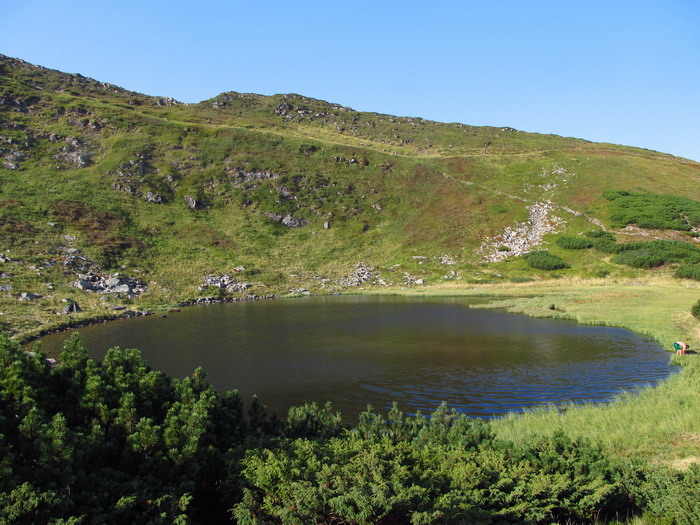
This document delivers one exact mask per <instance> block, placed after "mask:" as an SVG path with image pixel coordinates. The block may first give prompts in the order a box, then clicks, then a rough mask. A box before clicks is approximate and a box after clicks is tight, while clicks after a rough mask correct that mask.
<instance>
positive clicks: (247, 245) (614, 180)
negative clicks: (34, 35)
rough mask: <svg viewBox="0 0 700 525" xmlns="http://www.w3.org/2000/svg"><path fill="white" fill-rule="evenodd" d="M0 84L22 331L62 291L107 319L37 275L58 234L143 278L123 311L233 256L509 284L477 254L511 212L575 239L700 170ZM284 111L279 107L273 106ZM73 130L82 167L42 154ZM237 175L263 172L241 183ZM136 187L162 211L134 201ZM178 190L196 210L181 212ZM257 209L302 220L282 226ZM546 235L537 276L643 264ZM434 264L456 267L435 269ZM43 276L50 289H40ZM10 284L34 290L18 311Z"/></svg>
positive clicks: (0, 236) (422, 124) (327, 272)
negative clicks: (622, 205)
mask: <svg viewBox="0 0 700 525" xmlns="http://www.w3.org/2000/svg"><path fill="white" fill-rule="evenodd" d="M0 95H2V96H3V97H4V96H7V97H9V98H10V99H12V100H20V101H24V102H26V103H27V104H28V105H27V108H26V111H25V110H23V111H17V110H16V109H14V108H12V107H5V106H3V108H2V109H0V117H1V118H2V120H3V121H4V122H7V123H8V125H7V126H5V127H4V128H3V130H2V135H3V136H4V137H7V138H11V139H12V146H11V147H8V146H7V145H6V144H3V145H0V147H1V148H4V149H7V150H8V151H9V150H10V149H12V148H15V147H17V148H19V149H20V150H21V152H22V153H23V154H24V155H25V156H26V158H25V160H23V161H22V162H21V163H20V167H19V169H18V170H9V169H4V168H0V253H5V252H7V253H8V254H10V255H11V257H12V258H13V260H15V261H19V262H16V263H12V264H10V266H7V265H5V266H7V267H6V268H5V267H3V268H2V271H3V272H6V273H9V274H11V276H10V277H7V278H4V279H3V280H2V284H10V285H12V286H13V291H12V292H11V293H4V294H2V295H0V311H1V312H2V313H3V320H4V324H5V326H7V327H8V328H9V329H10V330H12V331H13V333H15V334H23V335H24V336H26V335H27V334H32V333H38V332H41V331H45V330H49V329H54V328H56V327H58V326H61V325H63V324H65V320H64V319H62V318H61V317H60V316H47V315H46V313H47V312H46V310H51V309H54V308H55V303H57V302H60V301H61V299H62V298H63V296H68V295H70V296H71V297H73V298H75V299H76V300H78V302H79V303H81V306H82V304H85V309H84V310H85V312H84V313H83V314H82V315H83V316H85V317H86V318H87V317H90V316H94V317H102V316H104V315H108V314H109V312H107V311H105V310H104V308H102V307H100V303H99V302H97V301H96V300H95V298H94V297H91V296H90V294H86V293H80V292H77V291H76V290H74V289H72V288H69V287H68V284H69V283H70V282H71V281H72V280H74V279H75V275H73V274H64V273H63V272H62V271H61V269H60V268H58V267H53V268H51V267H47V266H45V263H46V261H47V259H48V258H49V256H50V255H51V252H52V251H54V252H55V251H56V250H60V249H63V248H65V247H66V241H65V238H64V236H65V235H71V236H74V237H76V240H75V243H74V246H75V247H76V248H79V249H80V250H81V252H82V253H83V254H84V255H86V256H87V257H89V258H90V259H91V260H93V261H95V262H97V263H99V264H100V265H101V266H102V268H103V270H104V271H105V272H117V271H119V272H122V273H126V274H129V275H134V276H139V277H141V278H143V279H144V280H146V281H149V282H154V283H156V284H153V285H152V286H151V291H150V292H149V293H148V294H145V295H144V296H142V297H139V298H134V299H133V300H132V302H131V304H130V305H129V306H130V307H133V308H137V309H148V308H157V307H163V306H164V305H168V304H177V303H178V302H180V301H183V300H187V299H190V298H192V297H193V296H197V295H198V294H199V292H198V290H197V286H198V285H199V284H200V283H201V280H202V278H203V276H204V275H205V274H208V273H224V272H227V271H230V270H231V269H232V268H235V267H237V266H241V265H243V266H246V268H249V269H250V270H251V271H252V270H255V272H256V273H255V275H253V276H250V278H249V280H250V281H252V282H254V284H255V286H256V287H255V288H254V291H255V292H256V293H265V294H267V293H280V294H285V293H288V291H289V289H290V288H292V287H305V288H308V289H310V290H311V291H312V292H314V293H323V292H327V291H329V290H330V289H335V287H336V286H335V285H333V284H327V283H328V280H330V281H332V282H337V281H339V280H341V279H342V278H343V277H345V276H347V275H348V274H349V273H350V272H351V271H352V270H353V268H354V266H355V265H356V264H357V263H359V262H361V261H365V262H367V263H369V264H370V265H371V266H373V267H375V268H376V271H377V272H378V273H379V275H380V276H381V277H382V278H384V279H385V280H387V281H388V282H393V283H397V284H398V283H401V282H402V281H403V279H404V274H409V275H410V276H412V278H416V279H417V278H422V279H424V281H425V282H428V283H431V284H432V283H441V282H461V283H462V284H466V283H469V282H507V281H509V280H516V281H517V280H527V279H542V278H547V276H548V274H547V270H542V271H540V270H537V269H532V268H530V267H528V266H527V264H526V263H525V261H523V260H522V259H520V258H509V259H506V261H504V262H502V263H498V264H493V265H486V264H484V263H483V261H482V259H481V256H480V255H479V254H478V249H479V247H480V246H481V244H482V242H484V240H485V239H488V238H492V237H494V236H496V235H498V234H499V233H501V232H502V231H503V229H504V228H506V227H508V226H512V225H513V224H515V223H516V222H522V221H525V220H527V217H528V212H527V206H529V205H531V204H534V203H535V202H538V201H541V200H542V199H549V200H551V201H552V203H553V206H554V214H556V215H557V216H559V217H563V218H564V219H565V220H566V221H567V222H566V224H565V225H563V226H562V228H563V229H562V231H561V236H562V238H564V237H567V238H579V237H581V236H580V235H579V234H580V233H581V232H585V231H589V230H590V229H591V228H592V227H593V226H592V221H593V220H596V221H602V222H603V223H606V224H609V223H610V215H611V211H610V209H609V206H610V205H611V204H614V202H616V201H612V202H609V201H608V200H606V199H605V198H604V197H603V192H604V191H606V190H614V189H616V188H621V187H622V188H629V189H630V190H634V191H635V192H639V193H640V194H641V193H645V194H648V193H651V192H653V191H655V190H656V188H658V187H659V173H664V174H665V175H664V180H663V184H664V188H665V190H664V191H666V192H667V193H668V194H669V195H677V196H682V195H689V194H692V191H693V189H694V188H695V187H696V186H697V164H695V163H692V162H688V161H682V160H680V159H676V158H674V157H672V156H669V155H663V154H659V153H656V152H650V151H647V150H640V149H635V148H629V147H623V146H615V145H611V144H596V143H592V142H587V141H585V140H581V139H573V138H565V137H558V136H554V135H541V134H534V133H526V132H521V131H516V130H512V129H509V128H495V127H475V126H468V125H462V124H455V123H440V122H431V121H426V120H422V119H414V118H406V117H393V116H390V115H381V114H374V113H362V112H357V111H354V110H351V109H349V108H343V107H341V106H339V105H337V104H332V103H328V102H324V101H319V100H314V99H310V98H307V97H303V96H299V95H289V96H287V95H278V96H274V97H265V96H259V95H241V94H236V93H227V94H222V95H221V96H217V97H214V98H213V99H210V100H208V101H204V102H202V103H200V104H179V105H174V106H170V105H159V103H160V102H159V99H158V98H156V97H148V96H145V95H140V94H138V93H133V92H129V91H126V90H123V89H119V88H116V87H114V86H106V85H103V84H101V83H99V82H96V81H91V80H89V79H80V78H77V77H75V76H73V75H67V74H64V73H60V72H56V71H51V70H46V69H38V68H34V67H32V66H30V65H27V64H17V63H15V62H13V61H12V60H10V59H7V58H3V57H0ZM214 103H216V105H217V106H218V107H213V104H214ZM283 103H284V104H289V105H291V106H293V109H290V110H289V111H288V112H287V113H286V114H279V112H277V113H276V110H277V109H278V108H279V107H280V104H283ZM300 111H301V113H300ZM52 137H53V138H52ZM73 138H75V139H77V140H78V141H79V144H80V145H81V146H80V147H81V148H84V149H86V150H87V151H89V153H90V159H91V164H90V165H89V166H88V167H84V168H78V167H77V166H76V165H74V164H72V163H71V162H70V161H68V160H65V159H64V160H60V158H59V159H57V158H56V157H57V156H59V157H60V156H61V154H62V151H63V149H64V148H66V147H69V149H70V147H71V146H69V142H70V141H72V140H73ZM67 139H68V141H69V142H67V141H66V140H67ZM6 154H7V152H5V153H3V154H2V155H0V157H2V156H3V155H6ZM239 172H244V173H248V174H250V173H254V172H258V173H262V172H265V173H272V174H274V177H270V178H266V179H260V180H249V181H243V182H242V181H241V180H240V178H239V177H238V176H237V173H239ZM612 174H614V177H613V176H612ZM115 184H120V185H121V186H122V187H124V186H129V187H130V188H131V193H127V192H125V191H116V190H115V189H113V185H115ZM149 191H151V192H155V193H157V194H159V195H160V196H161V197H162V198H163V201H164V203H163V204H149V203H147V202H146V201H145V200H144V199H143V195H144V194H145V193H147V192H149ZM185 196H190V197H195V198H196V199H198V200H199V201H204V202H206V203H207V207H206V208H205V209H201V210H198V211H193V210H190V209H189V208H188V207H187V205H186V204H185V200H184V197H185ZM70 203H78V204H72V205H71V204H70ZM569 210H570V211H569ZM263 212H274V213H278V214H280V215H285V214H291V215H293V216H294V217H299V218H304V219H306V220H308V222H309V226H307V227H306V228H303V229H299V230H294V229H288V228H286V227H284V226H281V225H280V224H279V223H275V222H272V221H270V220H269V219H267V218H265V217H264V216H263V215H262V213H263ZM576 214H578V215H576ZM48 222H52V223H54V225H53V226H48V225H47V223H48ZM325 223H328V225H329V226H330V229H326V228H325V227H324V224H325ZM581 238H582V237H581ZM602 240H604V239H602ZM598 241H601V239H598ZM561 242H564V241H557V240H556V235H554V236H549V237H548V238H547V239H546V243H545V246H543V247H542V249H545V250H548V251H550V252H551V253H552V254H553V255H554V256H558V257H562V258H564V259H565V260H566V262H567V263H568V264H569V265H570V266H571V268H568V269H562V270H560V271H557V272H552V273H553V275H556V276H558V277H561V276H562V275H563V276H567V277H568V276H572V275H580V276H585V277H593V276H600V275H610V276H619V277H635V276H638V275H643V273H640V272H643V271H642V270H638V269H634V268H631V267H628V266H626V265H620V264H617V263H616V262H615V261H614V260H611V259H610V257H608V255H607V253H603V252H600V250H598V251H596V250H577V251H574V250H568V249H565V248H562V247H561V245H560V243H561ZM608 244H610V243H608ZM618 244H622V243H618ZM62 246H63V248H61V247H62ZM444 255H448V256H450V257H451V258H452V259H454V261H455V264H454V265H450V266H445V265H441V264H440V263H439V262H438V258H439V257H441V256H444ZM417 256H420V257H426V259H424V260H423V259H414V257H417ZM419 262H420V264H419ZM686 262H687V261H686ZM674 264H675V263H674ZM397 265H398V266H397ZM30 266H34V267H35V268H38V269H39V273H37V272H36V270H32V269H30ZM673 270H675V268H670V269H666V268H663V269H662V270H660V271H661V272H663V273H669V272H671V271H673ZM683 271H684V272H685V274H686V275H690V274H689V273H688V271H687V270H683ZM549 277H551V274H550V275H549ZM47 282H53V283H54V284H55V285H56V287H57V290H56V292H55V293H53V294H47V293H46V283H47ZM21 292H34V293H44V295H45V298H44V299H42V300H40V301H36V302H34V303H29V304H21V305H20V304H18V302H17V301H16V298H17V296H18V295H19V293H21ZM49 295H51V297H49Z"/></svg>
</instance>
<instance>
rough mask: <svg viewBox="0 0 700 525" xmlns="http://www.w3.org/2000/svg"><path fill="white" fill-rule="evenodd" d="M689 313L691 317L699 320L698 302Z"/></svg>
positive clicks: (699, 307) (699, 304) (699, 309)
mask: <svg viewBox="0 0 700 525" xmlns="http://www.w3.org/2000/svg"><path fill="white" fill-rule="evenodd" d="M690 313H691V314H693V317H695V318H696V319H698V320H700V301H698V302H697V303H695V304H694V305H693V306H692V307H691V308H690Z"/></svg>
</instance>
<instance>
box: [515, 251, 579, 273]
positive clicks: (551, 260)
mask: <svg viewBox="0 0 700 525" xmlns="http://www.w3.org/2000/svg"><path fill="white" fill-rule="evenodd" d="M523 257H524V258H525V261H527V264H528V266H529V267H530V268H535V269H537V270H559V269H562V268H569V265H568V264H567V263H566V261H564V259H562V258H561V257H559V256H557V255H554V254H553V253H549V252H548V251H547V250H540V251H536V252H530V253H526V254H525V255H524V256H523Z"/></svg>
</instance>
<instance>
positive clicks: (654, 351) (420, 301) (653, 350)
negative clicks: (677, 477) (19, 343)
mask: <svg viewBox="0 0 700 525" xmlns="http://www.w3.org/2000/svg"><path fill="white" fill-rule="evenodd" d="M486 301H487V300H486V299H473V298H404V297H396V296H326V297H308V298H302V299H279V300H267V301H248V302H236V303H221V304H213V305H206V306H198V307H192V308H183V309H182V310H181V311H180V312H171V313H168V314H167V316H166V317H161V316H160V315H153V316H149V317H140V318H133V319H126V320H119V321H112V322H109V323H105V324H98V325H93V326H87V327H81V328H79V329H77V331H78V332H79V333H80V336H81V339H82V340H83V342H84V343H85V345H86V346H87V348H88V351H89V353H90V355H91V356H92V357H94V358H96V359H101V358H103V357H104V355H105V353H106V351H107V349H109V348H111V347H114V346H120V347H121V348H138V349H140V350H141V353H142V355H143V357H144V358H145V360H146V361H147V363H148V364H149V365H150V366H151V367H152V368H155V369H158V370H162V371H164V372H166V373H168V374H170V375H171V376H174V377H185V376H188V375H191V374H192V372H193V371H194V370H195V369H196V368H197V367H202V368H203V369H204V371H205V372H206V377H207V380H208V381H209V382H210V383H211V384H212V385H213V386H214V387H215V388H216V389H217V390H218V391H220V392H222V393H223V392H225V391H226V390H231V389H238V390H239V391H240V393H241V396H242V398H243V400H244V401H245V402H246V403H248V402H249V401H250V399H251V398H252V396H253V395H257V396H258V398H259V400H260V401H261V402H262V403H263V404H265V405H266V406H267V407H268V408H270V409H271V410H273V411H275V412H277V414H278V415H280V416H285V415H286V412H287V410H288V409H289V407H290V406H293V405H299V404H303V403H304V402H309V401H316V402H317V403H320V404H323V403H325V402H326V401H331V402H332V404H333V407H334V408H335V409H338V410H340V411H341V412H342V414H343V418H344V420H346V421H347V422H348V423H354V422H356V421H357V415H358V414H359V413H360V412H362V411H363V410H365V409H366V407H367V405H368V404H371V405H372V406H373V407H374V408H375V409H377V410H380V411H384V410H388V409H389V408H390V407H391V405H392V403H393V402H397V403H398V405H399V408H400V409H401V410H402V411H404V412H407V413H415V412H416V411H418V410H420V411H422V412H423V413H426V412H430V411H433V410H434V409H435V408H437V407H438V406H439V405H440V403H441V402H443V401H444V402H446V403H447V404H448V406H449V407H450V408H455V409H457V410H458V411H460V412H464V413H466V414H469V415H471V416H476V417H483V418H491V417H495V416H501V415H504V414H506V413H507V412H509V411H521V410H523V409H525V408H529V407H533V406H537V405H543V404H555V405H560V404H566V403H584V402H586V403H589V402H594V403H595V402H605V401H610V400H611V399H612V398H614V396H615V395H616V394H618V393H620V392H622V391H630V390H634V389H636V388H639V387H641V386H646V385H653V384H656V383H658V382H659V381H661V380H664V379H666V378H667V377H669V375H670V374H672V373H674V371H675V367H673V366H671V365H670V364H669V353H668V352H665V351H664V350H663V349H662V348H661V347H660V346H659V344H658V343H657V342H655V341H653V340H651V339H649V338H646V337H644V336H640V335H638V334H635V333H632V332H630V331H628V330H624V329H620V328H611V327H604V326H582V325H578V324H576V323H575V322H573V321H563V320H554V319H534V318H530V317H526V316H523V315H516V314H511V313H507V312H504V311H501V310H486V309H474V308H469V306H470V305H473V304H477V303H480V302H481V303H483V302H486ZM70 333H71V332H59V333H55V334H50V335H47V336H45V337H43V338H41V340H40V341H41V344H42V350H43V351H44V352H45V353H46V354H48V355H49V356H52V357H57V356H58V354H59V353H60V349H61V345H62V343H63V341H64V340H65V339H66V338H67V337H68V336H69V335H70Z"/></svg>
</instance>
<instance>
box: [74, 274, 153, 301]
mask: <svg viewBox="0 0 700 525" xmlns="http://www.w3.org/2000/svg"><path fill="white" fill-rule="evenodd" d="M71 286H73V287H74V288H77V289H78V290H84V291H90V292H96V293H103V294H125V295H140V294H142V293H144V292H146V291H147V290H148V287H147V286H146V285H145V284H144V283H142V282H141V281H139V280H138V279H135V278H133V277H127V276H125V275H119V274H116V273H115V274H113V275H106V276H105V275H100V274H96V273H92V272H88V273H85V274H79V275H78V279H76V280H75V281H74V282H73V283H71Z"/></svg>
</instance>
